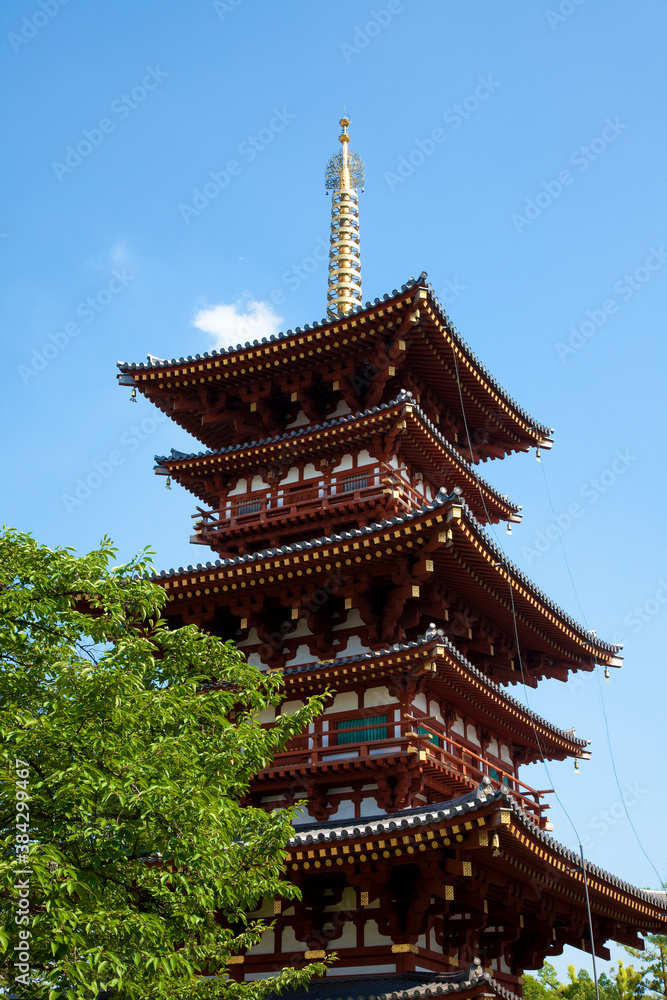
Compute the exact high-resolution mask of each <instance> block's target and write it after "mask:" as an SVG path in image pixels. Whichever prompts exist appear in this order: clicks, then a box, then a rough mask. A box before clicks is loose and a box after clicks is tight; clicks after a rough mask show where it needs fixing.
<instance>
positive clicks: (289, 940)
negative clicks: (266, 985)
mask: <svg viewBox="0 0 667 1000" xmlns="http://www.w3.org/2000/svg"><path fill="white" fill-rule="evenodd" d="M281 951H308V945H307V944H306V942H305V941H297V939H296V936H295V934H294V928H293V927H283V933H282V947H281ZM271 975H272V976H275V972H272V973H271Z"/></svg>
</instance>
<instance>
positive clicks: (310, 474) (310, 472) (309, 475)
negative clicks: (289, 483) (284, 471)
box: [303, 462, 322, 479]
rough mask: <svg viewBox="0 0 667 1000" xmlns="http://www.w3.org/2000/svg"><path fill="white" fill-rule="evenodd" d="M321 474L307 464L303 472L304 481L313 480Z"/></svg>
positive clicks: (310, 463)
mask: <svg viewBox="0 0 667 1000" xmlns="http://www.w3.org/2000/svg"><path fill="white" fill-rule="evenodd" d="M321 474H322V473H321V472H320V471H319V469H316V468H315V466H314V465H313V464H312V462H309V463H308V465H306V466H305V468H304V470H303V478H304V479H313V478H314V477H315V476H320V475H321Z"/></svg>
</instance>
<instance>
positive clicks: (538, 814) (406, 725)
mask: <svg viewBox="0 0 667 1000" xmlns="http://www.w3.org/2000/svg"><path fill="white" fill-rule="evenodd" d="M393 708H394V706H391V708H389V707H387V708H386V709H384V712H385V716H384V718H385V721H376V720H377V719H378V716H375V717H374V719H366V720H364V718H359V719H358V720H356V721H357V722H358V725H357V726H351V727H346V728H345V729H340V728H338V727H337V728H333V729H328V730H322V731H318V732H313V733H303V734H301V735H300V736H297V737H295V738H294V739H293V740H291V741H290V744H289V745H288V747H287V749H285V750H284V751H282V752H281V753H278V754H276V756H275V759H274V761H273V762H272V764H271V765H270V766H269V767H268V768H265V769H264V771H263V772H262V774H263V775H265V776H267V777H268V776H270V775H271V774H272V773H274V772H276V771H284V770H286V769H288V768H304V767H313V768H317V767H318V766H323V765H327V764H330V763H333V762H335V761H345V760H356V761H361V760H366V761H369V762H370V761H373V759H375V760H378V759H380V758H382V757H386V756H391V757H396V756H399V755H409V754H414V753H420V759H421V761H422V762H423V764H424V766H425V768H426V769H427V770H428V769H431V768H433V769H434V774H438V773H440V774H441V775H442V776H443V777H449V779H451V785H452V789H453V791H454V792H455V794H456V792H457V790H458V793H459V794H460V793H461V791H462V790H466V789H471V788H475V787H476V786H477V785H479V784H480V782H481V781H482V779H483V778H484V777H488V778H490V780H491V783H492V785H493V787H494V788H499V787H501V786H505V787H506V788H507V789H508V790H509V791H510V792H511V794H512V795H513V796H514V798H515V799H517V800H518V802H519V804H520V805H521V807H522V808H523V809H524V811H525V812H526V813H527V814H528V815H529V816H530V818H531V819H532V820H533V821H534V822H535V823H536V824H537V825H538V826H542V827H543V826H544V825H545V824H546V817H545V816H544V815H543V811H544V810H545V809H548V808H549V806H548V805H544V804H542V802H541V799H542V797H543V796H544V795H546V794H548V793H549V792H550V791H552V789H546V790H542V791H536V790H535V789H533V788H531V787H530V785H527V784H525V782H523V781H521V780H520V779H519V778H517V777H516V775H514V774H513V773H511V772H510V771H506V770H505V769H504V768H503V767H502V764H501V763H500V762H493V761H490V760H488V758H485V757H483V756H481V755H480V754H478V753H476V752H475V751H474V750H473V749H471V748H470V747H469V746H464V744H462V743H459V742H458V741H457V740H454V739H452V738H451V736H450V735H449V734H448V733H447V732H446V730H445V728H444V726H443V725H442V724H441V723H440V722H439V721H438V720H437V719H435V718H433V717H431V716H423V717H420V716H417V717H407V718H403V719H402V720H401V721H394V720H393V718H392V716H393ZM377 711H378V712H382V711H383V709H381V708H380V709H378V710H377ZM324 721H327V720H326V716H325V717H324ZM346 721H349V722H353V721H355V720H354V719H351V718H349V717H348V719H347V720H346ZM332 722H333V724H334V725H336V723H335V722H334V721H333V720H332ZM330 724H331V723H330ZM421 755H423V756H421Z"/></svg>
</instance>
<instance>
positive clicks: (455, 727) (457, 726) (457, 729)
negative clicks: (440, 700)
mask: <svg viewBox="0 0 667 1000" xmlns="http://www.w3.org/2000/svg"><path fill="white" fill-rule="evenodd" d="M449 728H450V729H451V731H452V732H453V733H458V734H459V736H464V735H465V733H464V731H463V719H462V718H461V717H460V716H458V715H457V716H456V719H455V720H454V722H452V724H451V725H450V727H449Z"/></svg>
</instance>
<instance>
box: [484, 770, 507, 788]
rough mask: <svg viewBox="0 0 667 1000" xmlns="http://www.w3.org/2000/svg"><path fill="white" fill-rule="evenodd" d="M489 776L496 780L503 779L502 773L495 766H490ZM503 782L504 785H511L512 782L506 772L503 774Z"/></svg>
mask: <svg viewBox="0 0 667 1000" xmlns="http://www.w3.org/2000/svg"><path fill="white" fill-rule="evenodd" d="M489 776H490V777H491V778H493V780H494V781H500V780H501V778H500V774H499V772H498V771H496V769H495V767H490V768H489ZM502 783H503V785H509V783H510V779H509V777H508V776H507V775H506V774H503V777H502Z"/></svg>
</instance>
